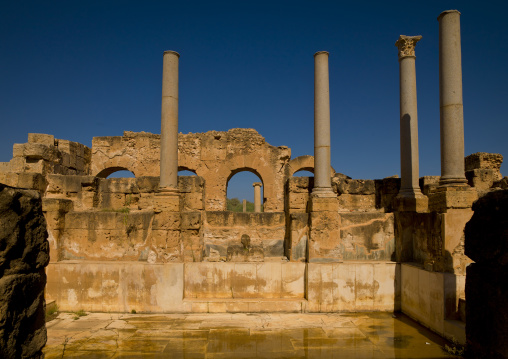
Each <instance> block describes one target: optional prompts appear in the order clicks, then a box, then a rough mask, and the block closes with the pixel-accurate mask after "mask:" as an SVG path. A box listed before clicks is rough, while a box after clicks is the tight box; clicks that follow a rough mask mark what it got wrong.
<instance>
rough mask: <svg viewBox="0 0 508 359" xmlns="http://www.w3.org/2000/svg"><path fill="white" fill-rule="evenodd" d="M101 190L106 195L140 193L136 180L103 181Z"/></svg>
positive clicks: (109, 179) (117, 179) (101, 181)
mask: <svg viewBox="0 0 508 359" xmlns="http://www.w3.org/2000/svg"><path fill="white" fill-rule="evenodd" d="M99 188H100V191H101V192H104V193H139V188H138V186H137V180H136V178H107V179H101V180H100V187H99Z"/></svg>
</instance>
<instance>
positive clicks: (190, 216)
mask: <svg viewBox="0 0 508 359" xmlns="http://www.w3.org/2000/svg"><path fill="white" fill-rule="evenodd" d="M181 218H182V219H181V226H182V229H199V228H201V212H182V213H181Z"/></svg>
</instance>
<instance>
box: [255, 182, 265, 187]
mask: <svg viewBox="0 0 508 359" xmlns="http://www.w3.org/2000/svg"><path fill="white" fill-rule="evenodd" d="M262 185H263V184H262V183H261V182H254V183H253V184H252V187H256V186H259V187H261V186H262Z"/></svg>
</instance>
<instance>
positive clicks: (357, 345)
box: [44, 313, 454, 359]
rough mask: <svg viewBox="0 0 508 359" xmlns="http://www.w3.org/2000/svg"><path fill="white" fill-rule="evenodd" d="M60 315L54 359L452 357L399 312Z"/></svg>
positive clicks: (51, 325)
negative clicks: (77, 358)
mask: <svg viewBox="0 0 508 359" xmlns="http://www.w3.org/2000/svg"><path fill="white" fill-rule="evenodd" d="M74 318H78V317H77V316H76V315H75V314H72V313H60V314H59V315H58V317H57V318H56V319H54V320H52V321H50V322H48V323H47V328H48V342H47V345H46V348H45V350H44V352H45V354H46V359H53V358H71V357H73V358H76V357H79V358H454V356H452V355H449V354H447V353H446V352H445V351H444V350H443V346H444V345H445V344H449V343H447V342H446V341H444V340H443V339H441V338H440V337H439V336H437V335H435V334H433V333H432V332H430V331H428V330H427V329H425V328H423V327H422V326H420V325H418V324H416V323H415V322H413V321H412V320H411V319H409V318H408V317H406V316H404V315H403V314H398V313H396V314H395V315H394V314H391V313H351V314H345V313H342V314H167V315H147V314H106V313H90V314H88V315H86V316H82V317H79V318H78V319H74Z"/></svg>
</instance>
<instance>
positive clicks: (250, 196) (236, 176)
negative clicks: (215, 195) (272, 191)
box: [226, 169, 264, 212]
mask: <svg viewBox="0 0 508 359" xmlns="http://www.w3.org/2000/svg"><path fill="white" fill-rule="evenodd" d="M255 183H261V185H256V186H254V184H255ZM256 187H257V188H256ZM258 191H259V193H258ZM255 192H256V193H258V196H259V198H260V207H261V208H260V210H259V212H262V211H263V203H264V191H263V180H262V179H261V176H260V175H259V174H258V173H256V172H255V171H254V170H252V169H239V170H235V171H233V172H232V173H231V175H230V176H229V178H228V181H227V184H226V193H227V200H226V209H227V210H228V211H231V212H243V211H244V208H243V200H245V201H246V206H245V207H246V208H245V212H255V208H254V204H255V198H254V196H255Z"/></svg>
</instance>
